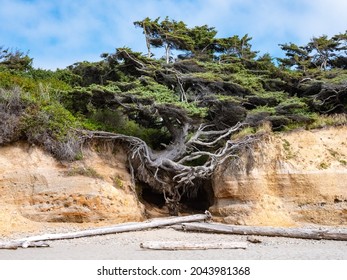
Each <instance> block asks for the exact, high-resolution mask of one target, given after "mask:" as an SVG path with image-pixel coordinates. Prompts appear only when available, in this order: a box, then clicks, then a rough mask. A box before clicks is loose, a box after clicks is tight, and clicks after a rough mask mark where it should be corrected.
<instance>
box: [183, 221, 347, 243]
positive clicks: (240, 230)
mask: <svg viewBox="0 0 347 280" xmlns="http://www.w3.org/2000/svg"><path fill="white" fill-rule="evenodd" d="M176 228H177V227H176ZM181 229H183V230H187V231H202V232H211V233H227V234H241V235H260V236H274V237H275V236H276V237H290V238H302V239H317V240H321V239H326V240H340V241H347V228H340V229H336V228H327V227H326V228H317V229H316V228H283V227H267V226H266V227H265V226H264V227H254V226H235V225H224V224H218V223H183V224H182V225H181Z"/></svg>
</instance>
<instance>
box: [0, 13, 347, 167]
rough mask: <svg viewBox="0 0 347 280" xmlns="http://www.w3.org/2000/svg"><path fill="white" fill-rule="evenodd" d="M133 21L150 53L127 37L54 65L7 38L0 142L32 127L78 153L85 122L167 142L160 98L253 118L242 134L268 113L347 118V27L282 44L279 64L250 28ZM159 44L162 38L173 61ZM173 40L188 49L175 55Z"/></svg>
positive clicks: (254, 129) (283, 125)
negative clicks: (159, 52)
mask: <svg viewBox="0 0 347 280" xmlns="http://www.w3.org/2000/svg"><path fill="white" fill-rule="evenodd" d="M134 24H135V26H136V27H140V28H142V30H143V33H144V35H145V39H146V45H147V49H148V55H147V56H143V55H142V54H141V53H139V52H134V51H132V50H131V49H129V48H127V47H123V48H117V49H116V51H115V53H110V54H109V53H104V54H102V56H101V57H102V59H101V60H100V61H97V62H88V61H83V62H76V63H74V64H73V65H71V66H69V67H67V68H66V69H58V70H56V71H51V70H44V69H34V68H33V67H32V58H30V57H29V56H28V55H27V54H24V53H22V52H20V51H11V50H9V49H5V48H3V47H0V109H1V110H0V118H1V119H2V123H0V134H1V136H0V143H9V142H11V141H16V140H18V139H20V138H21V137H22V138H25V137H26V138H27V140H28V141H29V142H31V143H36V144H40V145H42V146H43V147H44V148H45V149H46V150H47V151H50V152H52V153H53V154H55V155H56V156H57V157H58V158H61V159H69V160H72V159H76V158H78V157H79V156H80V155H81V153H80V149H79V147H80V143H81V139H79V137H78V135H77V133H76V129H78V128H85V129H89V130H104V131H110V132H115V133H122V134H127V135H131V136H136V137H139V138H141V139H143V140H144V141H146V142H147V143H148V144H149V145H151V146H152V147H155V148H158V149H159V148H160V147H161V144H162V143H166V144H167V143H169V142H170V141H172V139H171V137H172V135H171V134H170V132H169V131H168V130H169V129H168V125H167V123H165V120H164V119H163V118H162V117H160V116H159V113H158V112H159V111H158V110H159V109H158V108H160V109H161V110H163V108H164V109H167V110H172V111H173V112H174V113H175V114H176V115H174V117H171V118H169V120H170V121H173V122H175V125H177V126H178V125H180V124H181V123H182V120H183V121H189V122H190V124H191V125H192V126H195V125H197V124H199V123H213V124H214V125H215V126H216V127H219V126H220V127H224V126H228V125H233V124H235V123H236V122H238V121H244V120H246V121H247V122H248V124H249V126H248V127H246V128H244V129H243V130H241V131H240V132H239V133H238V134H237V135H236V137H244V136H247V135H249V134H253V133H258V132H260V131H261V130H262V131H268V129H266V128H265V127H264V124H265V123H266V124H268V126H269V127H270V125H271V127H272V129H273V130H274V131H279V130H280V131H283V130H284V131H286V130H291V129H295V128H298V127H305V128H307V129H313V128H318V127H325V126H330V125H342V124H344V125H345V124H347V120H346V113H347V112H346V110H347V106H346V90H345V84H346V82H347V57H346V51H347V47H346V46H347V33H346V32H345V33H341V34H337V35H335V36H332V37H328V36H326V35H323V36H320V37H313V38H312V39H311V40H310V41H309V42H308V43H307V44H306V45H303V46H298V45H296V44H294V43H289V44H281V45H280V46H281V49H282V50H283V51H284V52H285V56H286V57H285V58H282V59H278V62H279V65H278V66H276V65H275V64H274V63H273V60H274V59H273V58H272V57H271V55H270V54H268V53H266V54H264V55H261V56H258V57H257V55H258V52H257V51H254V50H253V49H252V45H251V40H252V37H250V36H249V35H248V34H246V35H244V36H242V37H240V36H239V35H233V36H229V37H226V38H216V35H217V30H216V29H215V28H214V27H209V26H207V25H202V26H195V27H188V26H187V25H186V24H185V23H184V22H182V21H175V20H172V19H169V18H168V17H166V18H165V19H164V20H160V18H157V19H154V20H152V19H150V18H145V19H144V20H142V21H136V22H134ZM151 48H164V49H165V54H164V57H165V61H166V63H163V60H162V59H154V58H153V57H152V51H151ZM173 50H179V51H181V52H183V53H184V54H181V55H179V56H178V57H177V59H176V60H175V61H174V60H173V59H172V53H171V52H172V51H173ZM169 62H172V63H170V64H168V63H169ZM322 70H324V71H322ZM323 105H324V106H323ZM320 112H329V113H330V115H323V114H322V113H320ZM333 113H340V114H339V115H332V114H333ZM176 117H177V118H176ZM180 117H181V119H180ZM166 121H167V120H166ZM259 124H261V125H263V126H262V128H260V127H259ZM284 148H286V147H284ZM200 163H201V162H200ZM200 163H199V164H200ZM192 164H195V163H192ZM341 164H342V163H341Z"/></svg>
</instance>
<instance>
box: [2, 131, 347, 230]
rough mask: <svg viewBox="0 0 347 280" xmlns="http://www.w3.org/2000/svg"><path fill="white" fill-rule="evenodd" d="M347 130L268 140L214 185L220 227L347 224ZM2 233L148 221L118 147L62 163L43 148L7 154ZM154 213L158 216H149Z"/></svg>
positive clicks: (220, 173) (10, 149)
mask: <svg viewBox="0 0 347 280" xmlns="http://www.w3.org/2000/svg"><path fill="white" fill-rule="evenodd" d="M346 135H347V127H337V128H329V129H323V130H316V131H304V130H300V131H296V132H291V133H287V134H273V135H270V136H266V137H264V139H263V140H262V141H259V142H258V143H257V144H256V145H255V146H254V148H253V156H252V157H253V161H254V162H253V167H252V168H251V169H249V170H248V172H247V168H246V167H247V165H248V163H249V162H248V161H249V160H250V158H249V157H246V156H242V157H241V161H240V162H239V165H238V168H235V165H233V164H232V163H231V162H227V161H225V163H224V164H223V165H222V166H220V167H219V168H218V170H217V171H216V173H215V176H214V178H213V182H212V186H213V195H214V205H212V206H211V207H210V211H211V212H212V214H213V216H214V217H215V219H216V220H218V221H222V222H225V223H233V224H243V225H271V226H294V225H296V226H298V225H303V224H312V223H314V224H321V225H347V145H346V144H347V136H346ZM0 198H1V199H0V234H2V235H7V234H12V233H18V232H30V231H38V230H42V231H43V230H44V229H45V228H46V227H51V226H55V225H56V226H61V225H62V223H64V225H67V224H70V225H71V224H73V225H79V226H81V227H83V226H87V227H88V225H90V226H95V223H97V224H99V225H104V224H111V223H120V222H127V221H140V220H143V219H144V218H145V215H144V212H145V211H144V206H143V205H142V204H141V203H139V201H138V198H137V196H136V194H135V191H134V189H133V184H132V182H131V177H130V175H129V172H128V170H127V168H126V155H125V153H124V151H123V150H122V149H120V148H118V147H112V146H107V145H106V146H102V147H100V146H92V147H89V148H86V149H85V150H84V154H83V159H81V160H78V161H76V162H73V163H61V162H58V161H56V160H55V159H53V158H52V157H51V156H50V155H49V154H47V153H45V152H43V151H42V150H41V149H39V148H38V147H35V146H30V145H28V144H25V143H17V144H14V145H11V146H4V147H0ZM147 210H150V209H147Z"/></svg>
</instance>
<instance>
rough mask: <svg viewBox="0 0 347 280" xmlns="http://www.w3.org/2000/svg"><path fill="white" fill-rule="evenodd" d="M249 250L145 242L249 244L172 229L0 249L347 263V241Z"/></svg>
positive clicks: (264, 240) (283, 241)
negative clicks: (154, 246) (150, 246)
mask: <svg viewBox="0 0 347 280" xmlns="http://www.w3.org/2000/svg"><path fill="white" fill-rule="evenodd" d="M257 239H259V240H261V243H258V244H253V243H250V242H248V244H249V245H248V248H247V249H245V250H243V249H222V250H215V249H214V250H190V251H189V250H185V251H156V250H146V249H141V248H140V243H141V242H144V241H182V240H184V241H197V240H198V241H206V242H207V241H209V242H211V241H214V242H218V241H246V240H247V237H246V236H239V235H225V234H207V233H191V232H181V231H176V230H174V229H172V228H164V229H154V230H148V231H141V232H130V233H118V234H111V235H104V236H95V237H88V238H79V239H73V240H58V241H50V242H48V243H49V245H50V247H49V248H28V249H17V250H0V259H1V260H29V259H30V260H114V259H118V260H227V259H231V260H273V259H276V260H288V259H289V260H316V259H323V260H347V242H345V241H326V240H323V241H322V240H320V241H316V240H302V239H293V238H274V237H257Z"/></svg>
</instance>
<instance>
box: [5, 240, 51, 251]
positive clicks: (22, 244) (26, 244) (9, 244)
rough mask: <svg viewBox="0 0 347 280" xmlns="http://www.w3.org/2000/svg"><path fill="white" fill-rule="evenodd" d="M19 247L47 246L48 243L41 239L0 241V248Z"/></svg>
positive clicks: (14, 248)
mask: <svg viewBox="0 0 347 280" xmlns="http://www.w3.org/2000/svg"><path fill="white" fill-rule="evenodd" d="M19 247H22V248H28V247H49V245H48V244H47V243H44V242H42V241H38V242H32V241H26V242H25V241H24V242H23V241H18V240H14V241H8V242H1V243H0V249H13V250H16V249H18V248H19Z"/></svg>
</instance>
